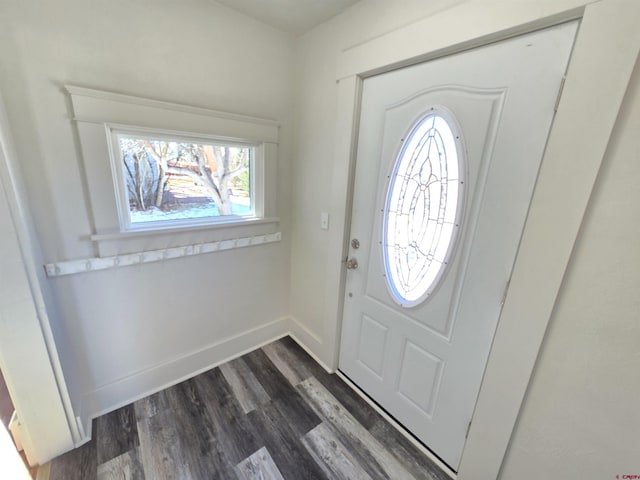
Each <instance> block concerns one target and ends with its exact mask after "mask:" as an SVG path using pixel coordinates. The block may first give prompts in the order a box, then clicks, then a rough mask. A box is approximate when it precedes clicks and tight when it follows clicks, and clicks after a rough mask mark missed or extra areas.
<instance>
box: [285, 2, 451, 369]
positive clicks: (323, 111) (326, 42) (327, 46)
mask: <svg viewBox="0 0 640 480" xmlns="http://www.w3.org/2000/svg"><path fill="white" fill-rule="evenodd" d="M460 3H462V2H461V1H460V0H438V1H434V2H424V1H421V0H402V1H401V2H388V1H384V0H371V1H363V2H359V3H357V4H356V5H354V6H353V7H352V8H350V9H349V10H347V11H346V12H345V13H343V14H341V15H339V16H337V17H335V18H334V19H332V20H330V21H329V22H325V23H324V24H322V25H320V26H318V27H317V28H315V29H313V30H311V31H310V32H308V33H307V34H305V35H303V36H301V37H299V38H298V39H297V41H296V51H295V69H296V70H295V79H296V102H295V150H294V158H295V161H294V163H293V202H292V205H293V212H292V215H293V217H292V226H293V232H292V247H291V314H292V316H293V318H294V319H295V320H296V325H294V332H295V334H296V336H298V337H299V338H300V339H302V340H303V341H304V342H305V343H306V344H307V345H309V346H310V347H312V348H313V349H314V351H315V353H316V354H317V355H318V356H319V357H320V359H321V360H322V361H323V362H324V363H326V364H327V365H329V366H334V365H333V363H334V358H333V345H331V344H332V343H333V339H332V332H330V331H329V330H330V329H329V328H327V327H328V326H331V325H333V324H335V312H333V311H329V310H328V309H327V301H326V300H327V299H326V297H327V295H333V294H334V293H333V291H331V289H330V286H328V285H327V277H328V274H327V268H329V267H330V265H332V264H335V263H336V262H338V263H339V262H340V260H341V259H340V258H339V257H336V256H335V255H332V254H331V253H330V252H329V242H330V241H331V235H332V234H333V232H335V231H336V230H340V229H341V228H342V226H341V225H339V223H338V222H339V220H338V219H339V218H341V217H340V214H339V212H338V211H336V209H335V208H332V200H333V196H334V194H336V193H339V192H334V191H332V185H333V184H334V182H335V179H334V172H333V158H334V156H335V147H336V119H337V115H338V113H337V107H338V103H339V100H338V88H337V86H336V73H337V64H336V62H337V59H338V56H339V54H340V52H341V51H343V50H348V49H350V48H352V47H354V46H357V45H360V44H362V43H364V42H367V41H369V40H371V39H373V38H376V37H379V36H380V35H382V34H385V33H387V32H391V31H393V30H396V29H398V28H400V27H402V26H405V25H409V24H411V23H414V22H415V21H417V20H419V19H421V18H424V17H426V16H429V15H432V14H435V13H436V12H439V11H441V10H443V9H446V8H450V7H452V6H455V5H457V4H460ZM321 212H329V213H330V218H331V219H332V221H330V230H329V231H323V230H321V229H320V213H321ZM333 235H335V234H333Z"/></svg>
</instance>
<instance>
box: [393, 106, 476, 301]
mask: <svg viewBox="0 0 640 480" xmlns="http://www.w3.org/2000/svg"><path fill="white" fill-rule="evenodd" d="M463 154H464V149H463V148H462V142H461V139H460V133H459V131H458V128H457V126H456V124H455V121H454V120H453V117H452V115H451V114H450V113H449V112H448V111H445V110H444V109H442V110H441V109H437V108H435V107H434V108H432V109H430V111H429V113H428V114H427V115H426V116H424V117H422V118H421V119H420V120H419V121H418V122H417V123H415V124H414V125H413V126H412V128H411V129H410V130H409V132H408V133H407V135H406V136H405V138H404V140H403V141H402V147H401V148H400V151H399V153H398V156H397V158H396V160H395V162H394V165H393V170H392V172H391V175H390V177H389V186H388V189H387V196H386V202H385V208H384V214H383V232H382V237H383V239H382V245H383V256H384V266H385V271H386V280H387V286H388V288H389V291H390V293H391V295H392V297H393V298H394V300H395V301H396V302H397V303H398V304H400V305H402V306H405V307H413V306H416V305H419V304H420V303H422V302H423V301H424V300H426V299H427V298H428V297H429V295H431V293H433V291H434V290H435V289H436V288H437V286H438V284H439V281H440V280H441V279H442V277H443V275H444V273H445V272H446V270H447V265H448V263H449V259H450V257H451V254H452V251H453V247H454V246H455V243H456V237H457V232H458V231H459V230H460V219H461V211H462V204H463V201H462V199H463V197H464V191H463V187H464V179H463V178H461V177H462V174H463V173H464V171H465V165H464V155H463Z"/></svg>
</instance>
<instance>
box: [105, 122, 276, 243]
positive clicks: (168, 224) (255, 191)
mask: <svg viewBox="0 0 640 480" xmlns="http://www.w3.org/2000/svg"><path fill="white" fill-rule="evenodd" d="M105 131H106V135H107V138H108V139H109V142H108V146H109V159H110V162H111V172H112V175H113V184H114V186H115V193H116V206H117V208H118V218H119V220H120V232H121V233H131V232H154V231H163V232H166V231H167V230H169V229H183V228H189V227H208V226H228V225H236V224H242V223H246V222H248V221H255V220H261V219H263V218H264V203H265V185H264V168H266V165H265V158H264V157H265V148H264V144H263V143H258V142H255V141H251V140H247V139H244V138H232V137H220V136H214V135H205V134H197V135H196V134H192V133H190V132H177V131H173V130H161V129H156V128H145V127H137V126H129V125H115V124H113V125H112V124H105ZM120 135H126V136H132V137H133V136H140V138H153V137H155V138H158V139H166V140H168V139H170V140H172V141H176V140H177V141H186V142H198V143H214V144H216V145H221V144H229V145H233V146H246V147H251V148H252V149H253V154H254V156H253V158H252V160H251V175H250V177H249V178H250V191H251V212H250V213H249V214H247V215H224V216H217V217H203V218H186V219H181V220H159V221H150V222H144V223H137V224H136V223H133V222H131V216H130V211H129V197H128V194H127V185H126V180H125V175H124V169H123V168H122V165H123V163H122V153H121V151H120V146H119V145H118V137H119V136H120Z"/></svg>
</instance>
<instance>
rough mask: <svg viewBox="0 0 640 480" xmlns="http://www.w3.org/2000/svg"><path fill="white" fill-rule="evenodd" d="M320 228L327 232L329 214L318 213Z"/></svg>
mask: <svg viewBox="0 0 640 480" xmlns="http://www.w3.org/2000/svg"><path fill="white" fill-rule="evenodd" d="M320 228H321V229H322V230H329V212H320Z"/></svg>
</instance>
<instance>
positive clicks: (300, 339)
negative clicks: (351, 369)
mask: <svg viewBox="0 0 640 480" xmlns="http://www.w3.org/2000/svg"><path fill="white" fill-rule="evenodd" d="M289 336H290V337H291V338H293V339H294V340H295V341H296V343H297V344H298V345H300V347H302V349H303V350H305V351H306V352H307V353H308V354H309V355H311V357H313V359H314V360H315V361H316V362H318V363H319V364H320V366H321V367H322V368H324V369H325V370H326V371H327V372H329V373H335V371H336V369H335V368H331V366H329V365H327V364H326V362H324V361H323V360H322V359H321V358H320V356H319V353H318V352H322V348H323V344H322V339H321V338H320V337H319V336H318V335H316V334H315V333H314V332H312V331H311V330H309V328H307V327H306V326H305V325H303V324H302V323H301V322H300V321H298V319H296V318H295V317H291V319H290V321H289Z"/></svg>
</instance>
